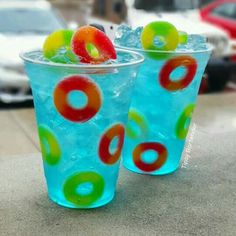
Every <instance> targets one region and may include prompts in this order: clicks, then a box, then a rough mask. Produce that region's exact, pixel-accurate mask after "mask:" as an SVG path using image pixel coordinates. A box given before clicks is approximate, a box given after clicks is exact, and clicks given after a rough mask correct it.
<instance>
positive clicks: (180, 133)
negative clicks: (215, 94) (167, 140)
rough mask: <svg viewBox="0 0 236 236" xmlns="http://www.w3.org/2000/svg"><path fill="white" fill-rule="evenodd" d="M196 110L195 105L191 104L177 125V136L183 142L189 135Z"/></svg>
mask: <svg viewBox="0 0 236 236" xmlns="http://www.w3.org/2000/svg"><path fill="white" fill-rule="evenodd" d="M194 108H195V104H189V105H188V106H187V107H186V108H185V109H184V111H183V112H182V114H181V115H180V117H179V119H178V121H177V123H176V127H175V132H176V136H177V137H178V138H179V139H181V140H183V139H185V138H186V136H187V134H188V129H189V125H190V120H191V118H192V114H193V110H194Z"/></svg>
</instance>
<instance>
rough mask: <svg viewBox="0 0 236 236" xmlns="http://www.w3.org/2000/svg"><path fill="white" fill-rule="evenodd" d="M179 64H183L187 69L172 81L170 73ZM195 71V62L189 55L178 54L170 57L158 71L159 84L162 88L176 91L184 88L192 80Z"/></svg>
mask: <svg viewBox="0 0 236 236" xmlns="http://www.w3.org/2000/svg"><path fill="white" fill-rule="evenodd" d="M179 66H184V67H185V68H186V69H187V72H186V74H185V75H184V76H183V78H181V79H179V80H177V81H172V80H171V79H170V74H171V72H172V71H173V70H175V69H176V68H177V67H179ZM196 71H197V62H196V60H195V59H194V58H193V57H191V56H178V57H175V58H172V59H170V60H169V61H167V63H166V64H165V65H164V66H163V68H162V69H161V72H160V84H161V86H162V87H163V88H165V89H167V90H169V91H177V90H180V89H183V88H186V87H187V86H188V85H189V84H190V83H191V82H192V80H193V78H194V76H195V74H196Z"/></svg>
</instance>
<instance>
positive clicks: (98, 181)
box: [63, 171, 105, 207]
mask: <svg viewBox="0 0 236 236" xmlns="http://www.w3.org/2000/svg"><path fill="white" fill-rule="evenodd" d="M84 183H91V184H92V186H93V189H92V191H91V192H90V193H88V194H81V193H78V191H77V189H78V187H79V185H81V184H84ZM104 188H105V181H104V179H103V177H102V176H101V175H100V174H98V173H96V172H93V171H87V172H79V173H76V174H74V175H72V176H70V177H69V178H68V179H67V180H66V182H65V184H64V186H63V192H64V196H65V198H66V199H67V201H69V202H71V203H73V204H74V205H76V206H81V207H86V206H89V205H91V204H92V203H94V202H96V201H97V200H98V199H99V198H100V197H101V196H102V194H103V192H104Z"/></svg>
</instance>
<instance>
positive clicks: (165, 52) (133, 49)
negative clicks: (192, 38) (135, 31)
mask: <svg viewBox="0 0 236 236" xmlns="http://www.w3.org/2000/svg"><path fill="white" fill-rule="evenodd" d="M206 45H207V49H201V50H196V51H194V50H188V51H161V50H159V51H158V50H149V49H148V50H147V49H143V48H133V47H125V46H122V45H119V44H116V43H114V46H115V47H116V48H118V49H121V50H128V51H134V52H138V53H160V54H176V55H180V54H182V55H183V54H199V53H206V52H212V51H213V50H214V48H215V47H214V46H213V45H212V44H210V43H206Z"/></svg>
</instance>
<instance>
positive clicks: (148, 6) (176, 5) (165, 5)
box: [134, 0, 198, 11]
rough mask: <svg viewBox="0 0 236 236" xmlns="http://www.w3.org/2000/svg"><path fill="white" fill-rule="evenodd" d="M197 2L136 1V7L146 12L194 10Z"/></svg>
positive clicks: (186, 0)
mask: <svg viewBox="0 0 236 236" xmlns="http://www.w3.org/2000/svg"><path fill="white" fill-rule="evenodd" d="M197 2H198V1H197V0H192V1H189V0H148V1H147V0H135V2H134V7H135V8H136V9H142V10H146V11H178V10H187V9H193V8H195V7H196V5H197Z"/></svg>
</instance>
